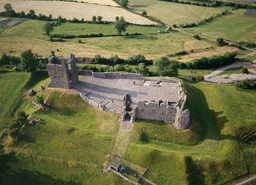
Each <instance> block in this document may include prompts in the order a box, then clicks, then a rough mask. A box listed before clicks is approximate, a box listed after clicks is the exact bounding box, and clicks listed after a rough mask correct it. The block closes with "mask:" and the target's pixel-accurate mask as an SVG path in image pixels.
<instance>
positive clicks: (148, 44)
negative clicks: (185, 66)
mask: <svg viewBox="0 0 256 185" xmlns="http://www.w3.org/2000/svg"><path fill="white" fill-rule="evenodd" d="M44 24H45V22H44V21H36V20H27V21H23V22H22V23H21V24H19V25H16V26H14V27H12V28H8V29H6V30H5V31H3V32H2V33H1V37H0V40H1V42H3V43H8V44H6V45H1V46H0V50H1V51H2V52H6V53H7V54H9V52H11V51H12V55H18V56H19V55H20V54H21V53H22V52H23V51H24V50H27V49H31V48H33V52H34V53H38V55H39V56H44V57H45V56H49V53H50V50H57V49H58V50H59V52H56V55H62V56H66V55H67V53H70V52H72V53H74V54H75V55H76V56H78V57H94V56H95V55H96V54H100V55H101V56H104V57H107V58H108V57H110V56H111V55H112V54H116V55H118V56H119V57H120V58H128V57H129V56H131V55H133V54H142V55H144V56H145V57H146V58H147V59H155V58H158V57H160V56H164V55H166V54H172V53H177V52H180V51H183V50H191V49H193V50H204V49H205V48H212V47H213V48H214V47H215V46H214V44H212V43H208V42H205V41H199V40H196V39H191V36H189V35H185V34H184V33H180V32H171V33H168V34H158V33H155V34H145V35H138V36H122V37H101V38H85V39H71V40H66V41H65V42H50V41H49V38H48V37H47V36H46V35H44V33H43V31H42V27H43V25H44ZM64 25H65V24H64ZM74 25H75V26H76V25H77V24H74ZM82 25H83V24H81V26H82ZM84 25H85V26H86V24H84ZM88 25H89V26H92V25H91V24H88ZM75 26H74V28H72V29H75ZM94 26H95V28H97V26H98V25H94ZM128 28H129V27H128ZM70 29H71V28H70ZM113 30H114V28H113ZM131 30H133V31H132V32H145V33H152V32H153V31H154V32H155V28H152V27H149V29H148V30H147V29H146V28H143V27H141V26H137V27H136V26H131ZM78 40H81V41H82V44H78ZM209 54H210V52H209V53H208V55H209Z"/></svg>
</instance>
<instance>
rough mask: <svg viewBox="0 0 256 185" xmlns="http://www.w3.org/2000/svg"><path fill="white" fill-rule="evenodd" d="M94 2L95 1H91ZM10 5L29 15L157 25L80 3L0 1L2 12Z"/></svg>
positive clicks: (110, 8)
mask: <svg viewBox="0 0 256 185" xmlns="http://www.w3.org/2000/svg"><path fill="white" fill-rule="evenodd" d="M91 1H92V2H93V0H91ZM95 2H96V1H95ZM6 3H10V4H11V5H12V7H13V9H14V10H15V11H16V12H21V11H24V12H25V13H28V12H29V10H31V9H33V10H34V11H35V13H36V14H37V15H38V14H39V13H41V14H45V15H50V14H52V16H53V17H56V18H57V17H58V16H59V15H61V16H62V17H65V18H66V19H73V18H77V19H79V20H81V19H82V18H84V20H89V21H90V20H92V17H93V16H96V17H97V16H101V17H102V18H103V19H102V20H103V21H112V22H114V21H115V18H116V16H123V17H124V18H125V20H126V21H127V22H130V23H134V24H142V25H152V24H156V23H154V22H152V21H150V20H148V19H146V18H145V17H142V16H139V15H136V14H133V13H131V12H129V11H126V10H124V9H122V8H119V7H113V6H105V5H96V4H89V3H79V2H63V1H23V0H2V1H0V11H5V10H4V5H5V4H6Z"/></svg>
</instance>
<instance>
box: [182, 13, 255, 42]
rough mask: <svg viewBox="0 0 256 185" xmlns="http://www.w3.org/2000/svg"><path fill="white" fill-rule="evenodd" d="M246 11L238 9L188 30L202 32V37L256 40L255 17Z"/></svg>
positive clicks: (235, 40) (236, 40) (194, 32)
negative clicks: (248, 14) (247, 14)
mask: <svg viewBox="0 0 256 185" xmlns="http://www.w3.org/2000/svg"><path fill="white" fill-rule="evenodd" d="M245 11H246V10H236V11H233V13H232V14H229V15H227V16H225V17H222V18H218V19H216V20H214V21H213V22H211V23H207V24H205V25H203V26H199V27H195V28H189V29H187V30H188V31H189V32H191V33H193V34H198V33H202V37H203V38H207V39H210V38H215V39H216V38H218V37H221V38H224V39H228V40H231V41H233V42H239V41H249V42H256V35H255V33H256V26H255V24H254V23H255V18H254V17H252V16H245V15H244V13H245ZM234 23H236V24H234ZM223 25H225V26H223ZM234 30H235V31H234Z"/></svg>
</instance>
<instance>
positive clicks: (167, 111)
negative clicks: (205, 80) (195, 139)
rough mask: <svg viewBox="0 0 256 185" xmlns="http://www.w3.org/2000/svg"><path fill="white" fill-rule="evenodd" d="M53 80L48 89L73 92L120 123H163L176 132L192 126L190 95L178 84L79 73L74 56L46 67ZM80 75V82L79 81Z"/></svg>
mask: <svg viewBox="0 0 256 185" xmlns="http://www.w3.org/2000/svg"><path fill="white" fill-rule="evenodd" d="M47 70H48V74H49V76H50V78H51V81H50V83H49V86H48V87H59V88H66V89H71V88H72V90H74V91H76V92H77V93H79V95H80V97H81V98H82V99H83V100H84V101H86V102H87V103H89V104H90V105H92V106H94V107H97V108H98V109H100V110H107V111H112V112H116V113H119V114H120V115H121V118H120V119H121V121H128V122H130V123H133V122H134V121H135V120H136V119H140V118H142V119H151V120H161V121H164V122H165V123H167V124H173V126H174V127H175V128H176V129H177V130H184V129H186V128H188V127H189V125H190V111H189V110H188V109H187V108H186V99H187V95H186V93H185V91H184V90H183V87H182V85H181V82H180V81H178V80H167V79H161V78H142V76H141V75H140V74H134V73H114V72H104V73H103V72H93V71H90V70H83V71H78V70H77V68H76V63H75V56H74V55H73V54H71V56H70V58H69V59H67V58H64V57H56V56H55V55H54V52H52V56H51V57H50V58H49V63H48V64H47ZM78 75H81V76H82V77H81V79H80V80H78Z"/></svg>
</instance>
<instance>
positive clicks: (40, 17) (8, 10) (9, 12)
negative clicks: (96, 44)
mask: <svg viewBox="0 0 256 185" xmlns="http://www.w3.org/2000/svg"><path fill="white" fill-rule="evenodd" d="M4 9H5V11H4V12H1V13H0V16H7V17H20V18H28V19H38V20H44V21H57V22H58V23H62V22H67V21H69V22H73V23H104V24H109V23H110V22H108V21H102V19H103V17H101V16H98V17H96V16H93V17H92V21H85V20H84V18H82V19H81V20H79V19H77V18H75V17H74V18H73V19H70V20H67V19H66V18H63V17H61V16H58V17H57V18H53V16H52V14H50V15H48V16H47V15H44V14H41V13H39V14H38V15H36V12H35V11H34V10H33V9H31V10H29V12H28V13H27V14H26V13H25V12H24V11H21V12H18V13H16V12H15V10H13V8H12V5H11V4H10V3H7V4H5V5H4Z"/></svg>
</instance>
